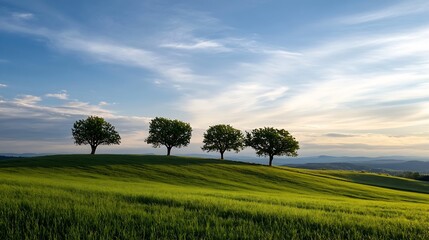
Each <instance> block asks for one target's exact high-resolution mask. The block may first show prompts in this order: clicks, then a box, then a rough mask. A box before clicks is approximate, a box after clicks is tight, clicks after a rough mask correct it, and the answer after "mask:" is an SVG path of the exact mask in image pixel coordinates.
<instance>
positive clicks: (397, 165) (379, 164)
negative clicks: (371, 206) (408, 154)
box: [284, 160, 429, 174]
mask: <svg viewBox="0 0 429 240" xmlns="http://www.w3.org/2000/svg"><path fill="white" fill-rule="evenodd" d="M284 166H289V167H297V168H307V169H331V170H358V171H371V172H386V171H387V172H397V171H401V172H404V171H410V172H419V173H422V174H429V162H427V161H403V160H374V161H362V162H358V161H353V162H331V163H305V164H285V165H284Z"/></svg>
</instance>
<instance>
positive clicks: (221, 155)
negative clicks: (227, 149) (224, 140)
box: [220, 152, 224, 160]
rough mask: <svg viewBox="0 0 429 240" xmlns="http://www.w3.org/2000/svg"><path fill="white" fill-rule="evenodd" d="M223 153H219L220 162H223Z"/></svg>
mask: <svg viewBox="0 0 429 240" xmlns="http://www.w3.org/2000/svg"><path fill="white" fill-rule="evenodd" d="M223 153H224V152H220V159H222V160H223Z"/></svg>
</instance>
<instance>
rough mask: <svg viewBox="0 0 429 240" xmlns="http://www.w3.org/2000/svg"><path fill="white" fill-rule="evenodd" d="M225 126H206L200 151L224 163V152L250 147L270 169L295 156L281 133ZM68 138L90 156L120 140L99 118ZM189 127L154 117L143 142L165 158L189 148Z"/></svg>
mask: <svg viewBox="0 0 429 240" xmlns="http://www.w3.org/2000/svg"><path fill="white" fill-rule="evenodd" d="M245 133H246V135H244V134H243V132H242V131H241V130H239V129H236V128H234V127H232V126H231V125H229V124H217V125H213V126H210V127H209V128H208V129H207V130H206V132H204V134H203V138H204V139H203V146H202V147H201V149H202V150H203V151H207V152H211V151H215V152H219V153H220V155H221V156H220V159H224V153H225V152H226V151H235V152H237V153H238V152H240V151H241V150H243V149H244V148H245V147H251V148H253V149H254V150H255V151H256V155H258V156H260V157H261V156H268V158H269V164H268V165H269V166H272V161H273V159H274V156H290V157H296V156H298V150H299V142H298V141H297V140H296V139H295V138H294V137H293V136H292V135H291V134H290V133H289V132H288V131H286V130H285V129H276V128H273V127H263V128H256V129H253V130H252V131H250V132H248V131H245ZM72 134H73V137H74V139H75V144H77V145H87V144H88V145H90V146H91V154H95V151H96V149H97V147H98V146H99V145H111V144H118V145H119V144H120V142H121V141H120V140H121V137H120V136H119V134H118V132H116V130H115V127H114V126H113V125H111V124H110V123H108V122H106V121H105V120H104V119H103V118H100V117H97V116H89V117H88V118H87V119H82V120H78V121H76V122H75V123H74V125H73V128H72ZM191 137H192V127H191V125H190V124H189V123H186V122H183V121H180V120H177V119H168V118H164V117H155V118H154V119H152V120H151V121H150V123H149V135H148V137H147V138H146V139H145V140H144V141H145V142H146V143H148V144H152V146H153V147H154V148H158V147H160V146H165V147H166V148H167V156H170V155H171V149H172V148H173V147H176V148H181V147H186V146H188V145H189V144H190V140H191Z"/></svg>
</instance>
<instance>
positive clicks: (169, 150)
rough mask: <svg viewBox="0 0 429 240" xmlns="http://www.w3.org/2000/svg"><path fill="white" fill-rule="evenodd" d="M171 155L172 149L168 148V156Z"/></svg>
mask: <svg viewBox="0 0 429 240" xmlns="http://www.w3.org/2000/svg"><path fill="white" fill-rule="evenodd" d="M170 153H171V147H167V156H170Z"/></svg>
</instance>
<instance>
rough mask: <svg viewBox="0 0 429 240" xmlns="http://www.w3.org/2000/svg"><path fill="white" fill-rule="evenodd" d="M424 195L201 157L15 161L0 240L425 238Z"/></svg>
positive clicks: (353, 176)
mask: <svg viewBox="0 0 429 240" xmlns="http://www.w3.org/2000/svg"><path fill="white" fill-rule="evenodd" d="M359 182H362V183H366V184H370V185H363V184H360V183H359ZM371 185H378V186H385V187H390V188H397V189H402V190H395V189H390V188H382V187H377V186H371ZM428 192H429V185H428V184H426V183H421V182H417V181H408V180H406V179H401V178H390V177H386V176H381V175H371V174H360V173H353V172H345V171H327V172H324V171H311V170H300V169H290V168H281V167H278V168H269V167H266V166H260V165H251V164H244V163H237V162H229V161H218V160H208V159H196V158H178V157H163V156H132V155H96V156H87V155H72V156H51V157H40V158H34V159H22V160H12V161H4V162H0V234H1V235H0V239H115V238H116V239H429V204H428V203H429V201H428V200H429V195H428V194H427V193H428Z"/></svg>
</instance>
